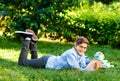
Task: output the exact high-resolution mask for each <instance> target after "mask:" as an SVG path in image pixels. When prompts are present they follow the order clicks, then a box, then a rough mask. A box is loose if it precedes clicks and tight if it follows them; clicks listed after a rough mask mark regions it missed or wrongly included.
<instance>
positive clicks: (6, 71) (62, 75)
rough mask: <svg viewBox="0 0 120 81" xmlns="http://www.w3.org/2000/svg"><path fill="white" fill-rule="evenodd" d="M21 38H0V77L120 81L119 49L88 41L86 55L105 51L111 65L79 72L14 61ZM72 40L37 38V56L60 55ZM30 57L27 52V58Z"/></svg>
mask: <svg viewBox="0 0 120 81" xmlns="http://www.w3.org/2000/svg"><path fill="white" fill-rule="evenodd" d="M21 46H22V42H17V41H13V40H8V39H5V38H2V37H1V38H0V81H119V78H120V50H119V49H113V48H110V47H107V46H98V45H90V46H89V47H88V50H87V53H86V54H87V55H88V56H90V57H91V58H93V54H94V53H95V52H96V51H104V52H105V56H106V58H105V59H107V60H109V62H110V63H111V64H113V65H115V67H114V68H108V69H100V70H98V71H94V72H86V71H84V72H81V71H76V70H71V69H64V70H48V69H36V68H32V67H23V66H19V65H18V64H17V60H18V56H19V53H20V50H21ZM72 46H73V44H72V43H59V42H51V41H42V40H40V41H39V42H38V50H39V51H38V53H39V57H40V56H42V55H45V54H54V55H60V54H61V53H62V52H63V51H65V50H67V49H69V48H71V47H72ZM29 58H30V54H29V57H28V59H29Z"/></svg>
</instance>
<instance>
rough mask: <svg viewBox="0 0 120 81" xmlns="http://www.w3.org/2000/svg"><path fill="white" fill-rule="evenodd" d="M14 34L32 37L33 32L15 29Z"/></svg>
mask: <svg viewBox="0 0 120 81" xmlns="http://www.w3.org/2000/svg"><path fill="white" fill-rule="evenodd" d="M15 33H16V34H20V35H22V36H23V38H24V39H25V38H32V36H33V33H29V32H24V31H15Z"/></svg>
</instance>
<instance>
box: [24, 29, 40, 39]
mask: <svg viewBox="0 0 120 81" xmlns="http://www.w3.org/2000/svg"><path fill="white" fill-rule="evenodd" d="M26 32H28V33H32V34H33V36H32V41H37V39H38V38H37V36H36V34H35V33H34V31H33V30H31V29H26Z"/></svg>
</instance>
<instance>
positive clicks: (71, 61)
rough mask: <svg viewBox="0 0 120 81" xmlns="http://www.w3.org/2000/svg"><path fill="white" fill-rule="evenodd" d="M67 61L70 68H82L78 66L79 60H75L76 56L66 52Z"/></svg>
mask: <svg viewBox="0 0 120 81" xmlns="http://www.w3.org/2000/svg"><path fill="white" fill-rule="evenodd" d="M67 62H68V64H69V66H70V68H75V69H79V70H83V69H82V68H81V67H80V66H79V62H78V61H77V58H76V57H75V55H74V54H72V53H71V54H68V56H67Z"/></svg>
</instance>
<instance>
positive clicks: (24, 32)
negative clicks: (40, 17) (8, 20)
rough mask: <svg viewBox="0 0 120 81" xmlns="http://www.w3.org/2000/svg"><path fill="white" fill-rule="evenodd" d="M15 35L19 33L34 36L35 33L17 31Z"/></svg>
mask: <svg viewBox="0 0 120 81" xmlns="http://www.w3.org/2000/svg"><path fill="white" fill-rule="evenodd" d="M15 33H19V34H21V33H23V34H30V35H33V33H30V32H23V31H15Z"/></svg>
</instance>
